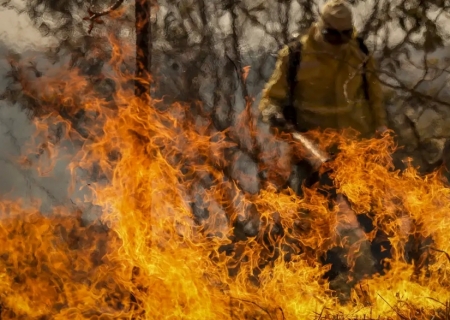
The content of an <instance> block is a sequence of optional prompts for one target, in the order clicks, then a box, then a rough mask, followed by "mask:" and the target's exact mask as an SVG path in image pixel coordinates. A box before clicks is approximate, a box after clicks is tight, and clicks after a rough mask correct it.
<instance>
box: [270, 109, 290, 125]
mask: <svg viewBox="0 0 450 320" xmlns="http://www.w3.org/2000/svg"><path fill="white" fill-rule="evenodd" d="M270 123H271V124H272V126H274V127H278V128H285V127H286V125H287V121H286V119H285V118H284V116H283V114H282V113H281V112H276V113H274V114H273V115H272V116H271V117H270Z"/></svg>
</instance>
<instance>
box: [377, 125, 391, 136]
mask: <svg viewBox="0 0 450 320" xmlns="http://www.w3.org/2000/svg"><path fill="white" fill-rule="evenodd" d="M387 130H389V129H388V127H387V126H381V127H378V128H377V130H376V132H377V133H378V134H383V133H385V132H386V131H387Z"/></svg>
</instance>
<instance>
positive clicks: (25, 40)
mask: <svg viewBox="0 0 450 320" xmlns="http://www.w3.org/2000/svg"><path fill="white" fill-rule="evenodd" d="M0 39H1V42H0V88H1V89H2V91H3V90H4V88H5V87H6V86H7V85H8V80H7V79H6V77H5V76H6V74H7V72H8V71H9V69H10V67H9V65H8V64H7V62H6V57H5V55H6V53H7V52H8V49H14V50H16V51H18V52H21V53H22V54H23V56H24V57H27V56H33V57H35V58H36V61H37V63H38V64H39V65H40V67H42V66H44V65H46V63H45V62H46V61H45V57H43V56H42V55H43V54H42V53H43V52H45V50H46V48H47V47H48V45H49V44H50V41H49V39H48V38H43V37H42V36H41V35H40V34H39V32H38V31H37V30H36V29H35V28H33V27H32V26H31V24H30V22H29V21H28V18H27V16H26V15H20V16H19V15H17V14H16V13H15V12H14V11H12V10H7V11H0ZM40 56H41V57H40ZM56 67H57V66H56ZM43 71H44V72H45V69H44V70H43ZM35 133H36V128H35V126H34V125H33V123H32V122H31V121H30V119H29V117H28V116H27V114H26V113H25V112H24V111H23V110H21V107H20V105H18V104H15V105H12V104H11V103H8V102H5V101H0V199H8V200H17V199H21V200H22V201H23V203H24V205H25V206H27V205H30V204H31V201H32V200H35V199H39V200H40V201H41V210H42V212H44V213H45V212H47V213H48V212H50V211H51V209H52V207H53V206H65V207H68V208H80V209H83V211H86V213H85V214H87V215H89V208H90V207H89V206H88V207H87V208H86V207H84V204H83V202H82V201H80V199H82V198H83V196H84V195H86V194H87V191H86V190H87V189H86V188H85V189H83V190H82V191H76V192H74V193H72V194H70V195H69V194H68V190H69V185H70V183H71V174H70V171H69V170H67V166H68V164H69V163H70V159H71V157H72V156H73V155H74V154H75V153H76V151H77V150H76V147H75V146H73V145H72V144H71V143H68V142H63V143H61V144H59V145H57V146H56V148H57V152H58V153H59V154H60V157H58V161H57V163H56V165H55V167H54V168H53V170H52V171H51V172H49V173H48V174H47V175H46V176H41V175H40V174H39V173H38V171H37V170H36V167H35V166H31V167H28V168H25V167H24V166H21V165H20V164H19V157H21V156H24V155H28V153H29V151H30V146H36V145H35V144H34V143H33V144H31V141H32V137H33V135H34V134H35ZM30 160H32V161H33V162H35V161H37V160H38V159H37V158H36V157H31V159H30ZM41 160H42V159H41ZM44 162H45V159H44ZM47 162H48V161H47ZM77 187H78V188H79V187H80V185H78V186H77ZM76 189H77V188H76Z"/></svg>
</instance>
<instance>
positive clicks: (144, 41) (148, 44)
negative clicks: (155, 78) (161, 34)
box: [134, 0, 152, 98]
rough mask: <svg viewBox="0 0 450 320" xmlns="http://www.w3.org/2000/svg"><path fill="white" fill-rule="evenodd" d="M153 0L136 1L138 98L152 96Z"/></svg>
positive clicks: (136, 84)
mask: <svg viewBox="0 0 450 320" xmlns="http://www.w3.org/2000/svg"><path fill="white" fill-rule="evenodd" d="M150 14H151V0H136V4H135V17H136V21H135V27H136V78H137V79H136V81H135V88H134V89H135V90H134V91H135V94H136V96H139V97H142V98H144V97H145V94H150V71H151V65H152V55H151V53H152V39H151V35H152V32H151V31H152V29H151V28H152V25H151V21H150Z"/></svg>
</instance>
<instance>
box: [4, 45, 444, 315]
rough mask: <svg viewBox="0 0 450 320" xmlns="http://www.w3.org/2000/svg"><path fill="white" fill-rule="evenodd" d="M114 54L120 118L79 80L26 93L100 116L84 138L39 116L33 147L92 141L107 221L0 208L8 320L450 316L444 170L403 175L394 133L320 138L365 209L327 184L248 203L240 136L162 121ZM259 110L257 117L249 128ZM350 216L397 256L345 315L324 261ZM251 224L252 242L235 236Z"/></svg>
mask: <svg viewBox="0 0 450 320" xmlns="http://www.w3.org/2000/svg"><path fill="white" fill-rule="evenodd" d="M113 49H114V50H113V53H114V55H113V58H112V60H111V63H112V65H113V66H114V67H116V69H115V70H116V74H115V78H114V81H115V84H116V88H117V91H116V92H115V93H114V96H113V97H112V98H113V107H112V104H111V102H110V101H108V100H105V99H103V98H100V97H99V96H98V95H97V94H96V93H95V92H94V91H93V90H91V88H90V87H89V83H88V81H86V79H83V78H82V77H81V76H80V75H79V74H77V73H76V72H74V71H72V72H71V73H61V74H56V75H55V76H52V77H42V78H41V79H40V80H39V81H37V82H35V83H28V84H27V85H26V86H24V91H25V92H26V93H27V94H28V95H30V96H33V97H35V98H36V99H39V101H42V102H43V103H44V104H46V107H48V110H52V106H54V105H55V104H59V105H63V106H64V108H65V109H66V110H68V111H67V112H68V113H70V114H75V113H76V112H77V111H79V110H84V111H85V112H86V113H87V114H90V115H93V116H95V121H91V122H89V123H88V124H86V126H85V128H83V130H85V131H87V132H89V133H90V135H88V137H87V138H85V137H84V138H83V137H82V136H81V135H80V134H78V133H77V132H76V130H74V128H73V127H72V126H73V124H72V123H70V122H68V121H65V120H62V119H61V118H60V117H59V116H57V115H56V114H52V113H50V114H49V113H48V112H47V113H45V114H44V115H42V116H41V117H39V118H38V119H37V120H36V121H37V123H36V125H37V128H38V134H37V135H36V137H35V139H34V140H33V141H34V142H33V143H34V144H35V145H40V146H41V148H40V149H39V154H46V155H48V159H49V160H48V161H46V162H45V161H43V162H45V163H46V164H47V165H48V163H50V166H51V165H53V164H54V163H55V161H57V159H58V157H59V155H58V152H57V151H58V147H57V144H58V141H54V140H52V139H50V138H51V137H53V136H54V135H52V132H53V131H52V130H54V128H55V126H59V128H63V129H62V131H63V132H64V133H65V135H63V136H62V138H61V139H62V140H64V139H65V140H68V141H82V143H83V145H82V148H81V150H80V152H79V153H78V154H77V155H76V157H74V158H73V159H72V163H71V165H70V166H69V167H68V170H71V171H72V172H73V175H74V179H75V178H76V179H80V176H82V175H80V172H84V173H86V172H88V173H89V176H90V177H92V176H96V177H97V180H96V181H94V182H93V181H90V180H91V179H87V181H86V183H85V184H84V188H90V193H89V194H90V195H91V196H90V198H86V199H85V200H84V201H85V202H86V203H88V202H92V203H93V204H95V205H96V206H98V207H99V208H101V212H102V214H101V218H100V219H99V221H98V222H97V223H95V224H93V225H84V222H83V220H82V219H81V214H82V212H80V210H75V211H74V210H71V209H70V208H67V207H66V208H64V207H63V208H55V209H54V212H53V214H51V215H50V216H44V215H42V214H41V213H39V210H38V209H37V208H39V204H38V203H36V204H35V205H34V206H33V208H35V209H33V208H31V209H30V208H25V206H24V205H23V204H22V203H21V202H20V201H18V202H10V201H6V200H4V201H2V202H1V203H0V205H1V211H0V214H1V222H0V238H1V243H2V244H3V245H2V247H1V249H0V268H1V270H2V273H1V276H0V286H1V292H2V294H1V296H0V305H1V316H2V318H3V317H4V318H5V319H86V318H88V319H313V318H326V317H332V316H336V315H345V317H353V318H355V317H357V316H359V317H363V316H366V319H368V318H369V317H371V318H378V317H389V318H392V319H393V318H402V319H427V318H431V317H433V316H434V317H435V318H444V316H445V312H448V311H447V309H446V302H447V301H449V299H450V291H449V290H448V285H449V282H448V271H449V268H450V261H449V259H448V256H447V255H446V252H450V241H449V236H448V230H449V229H450V227H449V221H450V216H449V215H448V212H449V210H450V201H449V199H450V189H448V188H446V187H445V185H444V183H443V182H442V181H441V178H440V176H439V174H437V173H433V174H430V175H428V176H426V177H420V176H419V175H418V174H417V172H416V170H415V169H414V168H412V167H410V168H408V169H407V170H406V171H405V172H403V173H402V174H400V173H399V172H395V171H393V166H392V159H391V156H390V155H391V154H392V152H393V150H394V148H395V145H394V142H393V139H392V137H390V136H389V135H385V136H383V137H381V138H380V139H373V140H363V141H357V140H355V139H354V138H353V133H352V132H347V133H342V134H338V133H336V132H331V131H329V132H328V131H327V132H312V133H310V134H309V135H310V136H311V138H313V139H315V140H317V141H319V142H320V144H321V146H322V147H323V148H330V147H331V146H332V145H336V144H337V145H339V147H340V149H341V150H342V152H341V153H339V154H338V156H337V157H336V158H335V159H334V160H333V161H331V162H329V163H327V164H326V166H327V167H326V168H325V169H332V172H333V173H332V177H333V179H334V181H335V183H336V187H337V192H338V193H339V194H342V195H345V196H346V197H347V198H348V199H349V202H350V204H351V208H349V207H347V208H343V207H340V206H339V204H338V203H336V204H335V205H334V206H329V201H328V200H327V198H326V196H324V195H323V194H322V193H320V192H318V190H316V189H315V188H313V189H311V190H305V196H304V197H303V198H299V197H297V196H295V195H294V194H293V193H292V192H290V191H289V190H281V191H280V190H278V188H277V187H276V185H274V184H268V185H266V186H265V187H264V188H263V189H262V190H261V191H260V192H259V193H246V192H243V191H242V190H241V189H240V188H239V181H236V180H234V179H231V178H230V176H229V175H226V174H225V173H226V172H227V171H228V170H226V169H227V168H228V166H229V163H228V162H227V161H226V156H225V155H226V154H227V155H229V153H227V152H228V150H230V149H232V148H233V147H235V144H236V142H235V141H233V140H231V139H230V138H229V137H230V136H233V132H215V131H214V130H213V129H211V128H212V127H211V126H210V124H209V123H208V121H207V119H208V117H207V115H206V116H205V117H204V118H203V120H199V119H192V117H191V114H190V113H189V108H190V106H189V107H187V106H184V105H182V104H174V105H173V106H171V107H170V108H169V109H167V110H163V109H162V108H159V103H160V102H159V101H157V100H153V99H152V98H151V97H147V98H148V101H149V103H147V102H145V103H144V102H143V101H142V100H140V99H138V98H137V97H135V96H134V93H133V91H132V88H131V89H130V88H128V87H127V86H126V83H128V82H129V80H130V78H131V76H130V75H127V74H124V73H123V72H121V71H120V69H119V65H120V63H121V62H122V61H123V50H122V49H121V48H120V47H119V46H117V45H115V44H114V42H113ZM81 92H82V93H83V94H82V95H80V93H81ZM249 114H250V113H249V110H248V109H245V110H244V113H243V116H242V118H241V120H242V119H244V120H245V119H247V120H248V116H249ZM242 122H243V123H245V122H246V124H247V125H248V121H242ZM246 128H247V129H248V128H253V130H255V129H254V126H252V125H251V126H247V127H246ZM236 132H238V133H239V134H237V136H240V138H241V139H242V138H244V140H243V146H244V147H249V146H252V145H253V142H252V141H253V140H252V139H254V138H255V136H257V135H256V132H251V131H250V130H245V129H244V128H237V130H236V131H235V133H234V134H235V136H236ZM258 136H259V137H260V139H262V140H263V141H264V143H263V146H264V147H265V148H262V149H261V150H260V157H261V158H263V159H266V160H267V159H272V161H266V163H265V168H266V169H268V170H269V172H271V173H272V174H275V173H277V174H279V175H281V176H283V175H285V174H286V170H285V169H286V168H287V167H288V165H289V163H288V162H286V160H285V159H286V158H287V157H285V156H283V151H282V150H283V148H284V147H283V146H284V144H283V143H282V142H279V141H278V142H277V141H276V140H274V138H273V137H269V136H265V135H264V134H263V133H262V132H259V133H258ZM49 137H50V138H49ZM42 140H44V141H45V148H42V145H41V144H40V142H39V141H42ZM294 147H295V145H294ZM294 150H297V152H301V151H298V150H299V149H295V148H294ZM280 156H281V157H282V158H279V157H280ZM22 163H29V162H27V161H23V160H22ZM43 166H45V164H44V163H42V164H40V166H39V168H40V169H41V170H43V172H48V170H49V169H48V168H43ZM283 168H284V169H283ZM242 177H244V179H245V175H243V176H242ZM242 177H241V178H242ZM74 181H75V180H74ZM73 188H75V184H74V186H73ZM194 204H195V205H194ZM350 209H352V210H354V212H356V213H357V214H363V213H366V214H370V215H371V216H372V217H373V219H374V227H375V229H374V231H372V232H370V233H369V234H368V235H365V234H364V233H363V234H360V235H359V236H360V237H362V238H364V239H365V237H367V238H371V239H374V238H375V232H376V231H377V230H380V231H383V232H384V233H385V235H386V237H387V238H388V239H389V240H390V243H391V245H392V249H389V250H391V251H392V258H391V260H390V261H388V262H389V268H388V270H387V272H386V273H385V274H383V275H375V276H372V277H370V278H366V279H362V280H361V281H360V282H359V284H358V285H356V286H355V287H354V290H353V291H352V294H351V301H350V303H348V304H345V305H341V304H339V303H338V301H337V299H336V297H335V296H334V295H333V294H332V291H331V290H330V288H329V283H328V281H327V280H326V279H324V274H325V273H326V272H327V271H328V270H329V266H328V265H324V264H323V263H322V262H321V261H320V258H321V257H322V256H323V255H324V254H325V253H326V252H327V250H329V249H331V248H333V247H334V246H336V245H340V244H343V243H346V241H347V240H346V238H345V237H344V238H342V237H339V236H337V230H338V229H339V228H341V227H342V225H344V226H345V225H346V224H345V223H347V224H351V223H354V221H353V222H352V221H351V220H349V221H347V222H342V219H344V218H345V217H344V216H345V214H343V213H342V212H345V210H347V211H348V210H350ZM345 219H347V218H345ZM343 223H344V224H343ZM236 224H241V225H244V229H245V228H247V229H246V230H249V231H248V233H247V234H246V235H237V234H235V233H234V226H236ZM426 238H430V239H432V241H431V242H430V243H429V245H428V246H426V247H425V248H421V250H422V253H423V254H422V255H421V256H420V257H417V259H413V262H409V261H407V258H405V246H406V245H407V243H408V241H409V243H413V244H414V243H426V241H424V239H426ZM411 239H416V242H414V241H412V240H411ZM419 240H420V241H419ZM411 241H412V242H411ZM417 241H419V242H417ZM382 250H387V249H386V248H385V249H382ZM359 251H360V247H359V246H358V245H356V247H355V246H354V247H353V249H352V250H350V253H349V254H348V255H347V256H346V259H347V260H348V262H349V264H350V265H351V264H352V261H354V260H355V259H356V258H357V256H358V254H359ZM424 259H428V260H427V261H426V262H425V260H424Z"/></svg>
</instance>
